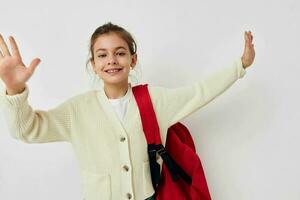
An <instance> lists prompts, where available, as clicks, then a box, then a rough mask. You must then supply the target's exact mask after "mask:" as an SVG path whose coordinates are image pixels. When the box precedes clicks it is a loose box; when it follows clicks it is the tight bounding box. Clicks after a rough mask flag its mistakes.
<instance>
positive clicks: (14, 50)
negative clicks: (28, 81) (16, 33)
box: [8, 36, 22, 59]
mask: <svg viewBox="0 0 300 200" xmlns="http://www.w3.org/2000/svg"><path fill="white" fill-rule="evenodd" d="M8 39H9V42H10V45H11V51H12V55H13V56H16V57H19V58H20V59H22V58H21V55H20V52H19V48H18V45H17V43H16V41H15V39H14V37H13V36H9V37H8Z"/></svg>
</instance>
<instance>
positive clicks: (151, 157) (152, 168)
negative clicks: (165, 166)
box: [148, 144, 160, 189]
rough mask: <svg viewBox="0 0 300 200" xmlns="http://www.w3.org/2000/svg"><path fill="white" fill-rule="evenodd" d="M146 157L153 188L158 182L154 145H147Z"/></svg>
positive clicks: (157, 165)
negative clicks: (147, 156) (147, 157)
mask: <svg viewBox="0 0 300 200" xmlns="http://www.w3.org/2000/svg"><path fill="white" fill-rule="evenodd" d="M148 155H149V162H150V171H151V180H152V185H153V188H154V189H155V188H156V187H157V186H158V183H159V181H160V165H159V164H158V163H157V162H156V145H155V144H148Z"/></svg>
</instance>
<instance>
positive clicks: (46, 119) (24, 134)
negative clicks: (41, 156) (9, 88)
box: [0, 85, 71, 143]
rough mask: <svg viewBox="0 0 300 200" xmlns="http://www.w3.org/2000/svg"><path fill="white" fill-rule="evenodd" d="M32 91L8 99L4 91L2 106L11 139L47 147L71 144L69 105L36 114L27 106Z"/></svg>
mask: <svg viewBox="0 0 300 200" xmlns="http://www.w3.org/2000/svg"><path fill="white" fill-rule="evenodd" d="M28 94H29V88H28V86H27V85H26V87H25V90H24V91H23V92H22V93H19V94H16V95H7V94H6V89H5V88H3V89H2V90H1V94H0V103H1V107H3V108H2V110H3V113H4V118H5V120H6V122H7V125H8V130H9V132H10V134H11V135H12V137H14V138H15V139H19V140H21V141H23V142H25V143H46V142H55V141H69V140H70V126H71V120H70V109H71V108H70V106H71V105H70V103H69V101H65V102H63V103H61V104H60V105H58V106H57V107H55V108H53V109H49V110H47V111H44V110H34V109H33V108H32V107H31V106H30V105H29V104H28Z"/></svg>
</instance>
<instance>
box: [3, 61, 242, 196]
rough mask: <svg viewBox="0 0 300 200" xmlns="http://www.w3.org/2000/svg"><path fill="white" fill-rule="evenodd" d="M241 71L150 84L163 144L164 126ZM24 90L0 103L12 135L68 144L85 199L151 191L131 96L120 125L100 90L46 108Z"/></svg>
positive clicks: (237, 65)
mask: <svg viewBox="0 0 300 200" xmlns="http://www.w3.org/2000/svg"><path fill="white" fill-rule="evenodd" d="M245 73H246V71H245V70H244V68H243V66H242V62H241V59H240V58H239V59H237V60H236V61H234V62H232V64H230V65H227V66H225V67H224V68H222V69H221V70H220V71H217V72H215V73H213V74H212V75H210V76H209V77H208V78H207V79H205V80H204V81H198V82H196V83H194V84H192V85H190V86H185V87H179V88H164V87H157V86H150V85H149V92H150V96H151V99H152V103H153V104H154V110H155V112H156V115H157V120H158V123H159V125H160V133H161V138H162V143H163V144H165V140H166V134H167V130H168V127H170V126H171V125H173V124H175V123H176V122H178V121H180V120H182V119H183V118H185V117H187V116H189V115H190V114H192V113H194V112H195V111H197V110H199V109H200V108H201V107H203V106H204V105H206V104H207V103H208V102H210V101H212V100H213V99H214V98H215V97H217V96H218V95H220V94H221V93H223V92H224V91H225V90H226V89H228V88H229V87H230V86H231V85H232V84H233V83H234V82H235V81H236V80H238V79H239V78H241V77H243V76H244V74H245ZM28 95H29V88H28V86H27V85H26V89H25V91H23V92H22V93H20V94H17V95H13V96H8V95H6V93H5V90H2V91H1V94H0V103H1V105H2V106H3V108H4V109H3V110H4V114H5V118H6V120H7V124H8V128H9V131H10V133H11V135H12V136H13V137H14V138H16V139H19V140H22V141H24V142H26V143H45V142H55V141H68V142H70V143H71V144H72V147H73V149H74V153H75V155H76V157H77V159H78V161H79V165H80V166H79V167H80V173H81V177H82V186H83V192H84V197H85V199H86V200H120V199H136V200H144V199H146V198H147V197H149V196H151V195H152V194H153V193H154V190H153V187H152V184H151V178H150V168H149V161H148V154H147V143H146V139H145V136H144V133H143V130H142V124H141V120H140V115H139V111H138V107H137V104H136V102H135V100H134V96H133V94H132V93H130V96H129V99H130V101H129V104H128V107H127V111H126V114H125V117H124V123H120V121H119V120H118V117H117V115H116V112H115V111H114V110H113V107H112V106H111V104H110V103H109V101H108V98H107V96H106V95H105V92H104V90H103V89H100V90H99V91H95V90H93V91H88V92H85V93H83V94H79V95H76V96H73V97H71V98H69V99H67V100H66V101H64V102H63V103H61V104H59V105H58V106H57V107H55V108H53V109H49V110H35V109H33V108H32V107H31V106H30V105H29V104H28Z"/></svg>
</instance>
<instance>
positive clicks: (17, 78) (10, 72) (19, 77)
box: [0, 34, 40, 90]
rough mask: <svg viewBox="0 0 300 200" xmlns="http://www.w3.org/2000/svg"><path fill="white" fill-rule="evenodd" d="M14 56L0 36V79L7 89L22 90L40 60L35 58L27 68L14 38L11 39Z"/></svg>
mask: <svg viewBox="0 0 300 200" xmlns="http://www.w3.org/2000/svg"><path fill="white" fill-rule="evenodd" d="M9 42H10V45H11V51H12V54H11V53H10V52H9V49H8V47H7V45H6V43H5V41H4V39H3V37H2V35H1V34H0V48H1V52H0V78H1V79H2V81H3V82H4V83H5V85H6V87H7V88H10V89H12V90H20V89H21V88H23V87H24V86H25V83H26V82H27V80H28V79H29V78H30V77H31V75H32V74H33V72H34V70H35V68H36V67H37V65H38V64H39V62H40V59H38V58H35V59H33V60H32V61H31V63H30V65H29V67H26V66H25V65H24V63H23V61H22V57H21V55H20V52H19V50H18V46H17V43H16V41H15V40H14V38H13V37H12V36H10V37H9Z"/></svg>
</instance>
